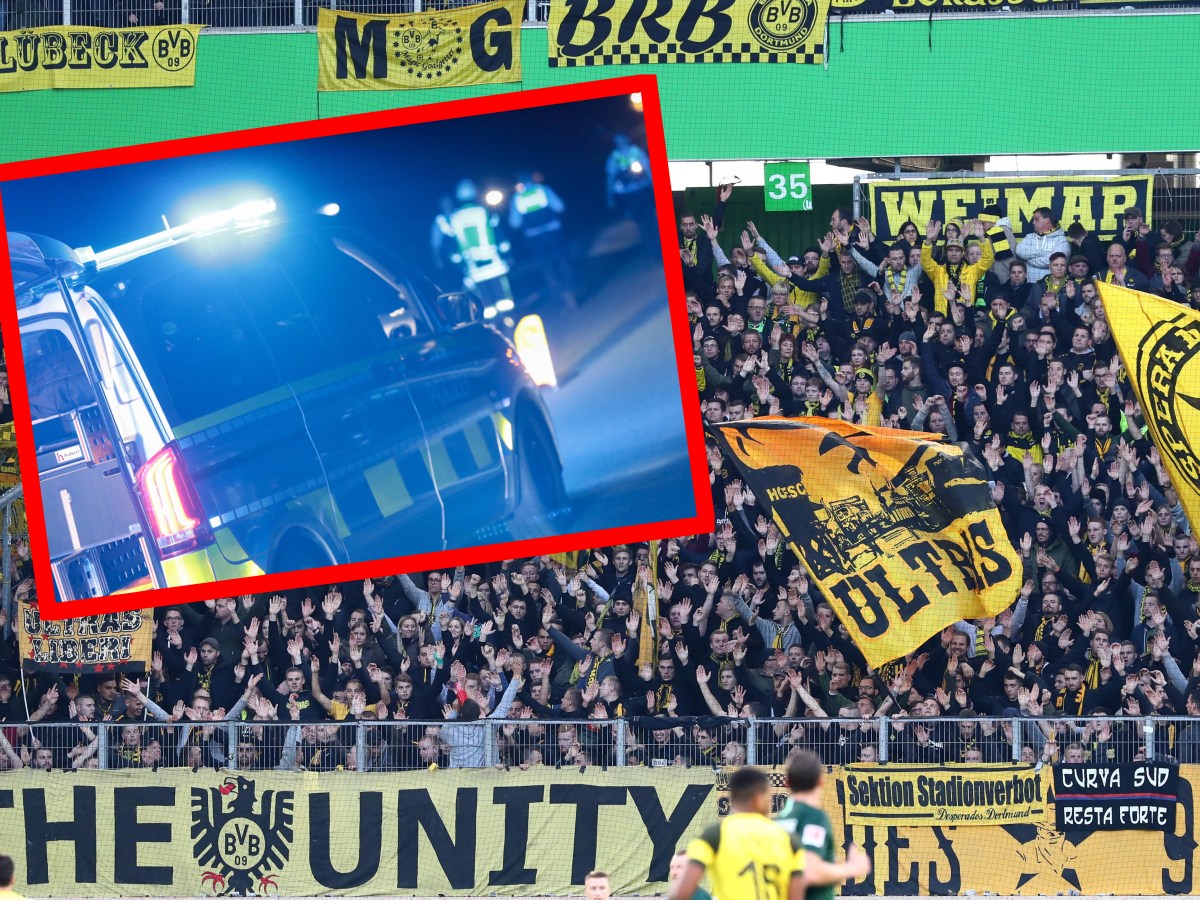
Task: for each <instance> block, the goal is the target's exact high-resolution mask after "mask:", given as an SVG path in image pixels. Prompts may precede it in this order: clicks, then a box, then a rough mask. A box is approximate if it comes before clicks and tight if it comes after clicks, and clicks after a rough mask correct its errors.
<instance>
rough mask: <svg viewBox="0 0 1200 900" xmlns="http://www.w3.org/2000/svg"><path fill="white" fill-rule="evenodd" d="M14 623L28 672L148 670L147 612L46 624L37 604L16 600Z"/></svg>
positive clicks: (129, 612) (146, 610) (47, 622)
mask: <svg viewBox="0 0 1200 900" xmlns="http://www.w3.org/2000/svg"><path fill="white" fill-rule="evenodd" d="M17 612H18V615H19V616H20V619H19V620H18V621H17V622H16V623H14V624H15V625H16V628H17V638H18V643H19V644H20V650H21V665H22V668H24V670H25V671H26V672H55V673H57V674H62V673H63V672H64V671H67V670H69V671H71V672H81V673H84V674H88V673H98V672H123V671H129V670H135V669H141V670H144V669H148V668H149V662H150V644H151V641H152V639H153V636H152V635H151V633H150V632H151V622H152V621H153V615H152V612H151V610H148V609H144V610H143V609H133V610H129V611H128V612H115V613H104V614H103V615H98V616H82V617H80V618H78V619H62V620H60V621H54V622H49V621H45V620H43V619H42V617H41V616H39V615H38V608H37V603H36V602H30V601H29V600H27V599H24V598H20V602H19V603H18V610H17Z"/></svg>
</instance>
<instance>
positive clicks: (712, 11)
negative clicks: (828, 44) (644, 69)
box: [549, 0, 830, 66]
mask: <svg viewBox="0 0 1200 900" xmlns="http://www.w3.org/2000/svg"><path fill="white" fill-rule="evenodd" d="M829 2H830V0H726V2H722V3H711V2H709V0H658V2H657V3H654V4H649V3H613V2H612V0H550V28H549V32H550V37H549V48H550V65H551V66H607V65H631V64H646V63H658V64H663V63H693V62H748V63H758V62H770V63H823V62H824V61H825V36H826V21H827V19H828V15H829Z"/></svg>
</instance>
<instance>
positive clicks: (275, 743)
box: [0, 716, 1200, 772]
mask: <svg viewBox="0 0 1200 900" xmlns="http://www.w3.org/2000/svg"><path fill="white" fill-rule="evenodd" d="M0 735H3V737H4V739H3V740H0V772H3V771H11V770H13V769H15V768H19V767H20V766H17V765H16V761H15V760H20V763H21V766H30V767H36V768H46V769H77V768H96V769H130V768H150V769H153V768H157V767H160V766H166V767H186V768H197V767H205V768H213V767H215V768H226V769H234V770H237V769H246V770H266V769H273V770H278V771H317V772H323V771H333V770H348V771H358V772H403V771H412V770H417V769H426V768H429V767H431V766H433V765H437V766H438V767H440V768H481V767H490V766H495V767H502V768H507V769H518V768H529V767H533V766H539V765H546V766H555V767H560V768H584V767H589V766H604V767H608V766H649V767H661V766H703V767H711V768H720V767H723V766H736V765H746V764H749V765H766V766H772V765H782V764H783V763H784V762H785V761H786V760H787V758H788V756H789V755H790V754H791V753H792V752H793V751H795V750H801V749H804V750H812V751H814V752H816V753H817V754H818V755H819V756H820V757H821V759H822V761H823V762H824V763H825V764H826V765H830V766H835V765H847V764H850V763H863V762H866V763H873V762H880V763H885V762H893V763H905V762H908V763H934V764H938V763H962V762H985V763H1006V762H1011V763H1022V762H1024V763H1039V762H1040V763H1057V762H1063V761H1066V762H1097V763H1119V762H1133V761H1140V760H1155V759H1158V760H1167V761H1173V762H1188V763H1195V762H1200V718H1195V719H1189V718H1176V717H1158V716H1147V717H1128V716H1125V717H1122V716H1112V717H1089V718H1074V719H1063V718H1039V719H1035V718H1029V717H1025V716H1019V717H1012V718H978V717H977V718H915V717H892V718H887V717H880V718H876V719H868V720H862V719H847V718H836V719H828V718H826V719H713V718H705V719H695V718H692V719H652V718H648V717H642V718H637V717H635V718H632V719H554V720H548V719H526V718H523V719H503V720H498V719H483V720H480V721H477V722H472V723H458V722H452V721H451V722H442V721H438V722H432V721H426V722H409V721H378V722H377V721H370V720H362V721H357V722H348V723H347V722H312V723H282V722H259V721H253V720H249V721H230V722H226V721H221V722H197V723H189V722H180V723H170V724H164V723H160V722H154V721H148V722H92V723H75V722H73V723H63V722H53V723H42V722H38V723H32V724H28V725H11V724H5V725H3V726H0Z"/></svg>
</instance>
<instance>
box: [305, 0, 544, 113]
mask: <svg viewBox="0 0 1200 900" xmlns="http://www.w3.org/2000/svg"><path fill="white" fill-rule="evenodd" d="M523 9H524V4H523V3H522V2H521V0H496V2H494V3H477V4H475V5H473V6H464V7H461V8H459V9H453V10H446V11H444V12H422V13H413V14H410V15H401V16H370V15H356V14H354V13H347V12H341V11H340V10H332V9H326V8H325V7H321V9H320V12H319V14H318V18H317V58H318V67H319V73H318V79H317V90H319V91H398V90H406V89H410V88H431V87H456V86H460V85H465V84H501V83H505V82H510V81H520V80H521V16H522V10H523Z"/></svg>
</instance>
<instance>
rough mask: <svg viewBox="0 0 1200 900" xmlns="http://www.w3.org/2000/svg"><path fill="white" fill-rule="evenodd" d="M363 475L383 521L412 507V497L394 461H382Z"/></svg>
mask: <svg viewBox="0 0 1200 900" xmlns="http://www.w3.org/2000/svg"><path fill="white" fill-rule="evenodd" d="M363 475H365V476H366V479H367V484H368V486H370V488H371V496H372V497H374V498H375V505H376V506H378V507H379V513H380V515H382V516H383V517H384V518H385V519H386V518H387V517H388V516H390V515H394V514H395V513H398V512H400V511H401V510H402V509H407V508H408V507H410V506H412V504H413V499H412V496H411V495H410V494H409V493H408V488H407V487H406V486H405V484H404V479H403V478H402V477H401V476H400V470H399V469H398V468H397V467H396V461H395V460H394V459H388V460H384V461H383V462H381V463H380V464H379V465H377V466H372V467H371V468H369V469H367V471H365V472H364V473H363Z"/></svg>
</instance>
